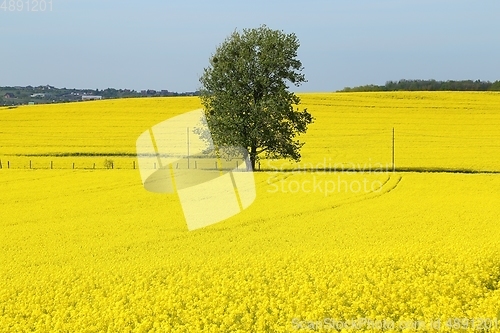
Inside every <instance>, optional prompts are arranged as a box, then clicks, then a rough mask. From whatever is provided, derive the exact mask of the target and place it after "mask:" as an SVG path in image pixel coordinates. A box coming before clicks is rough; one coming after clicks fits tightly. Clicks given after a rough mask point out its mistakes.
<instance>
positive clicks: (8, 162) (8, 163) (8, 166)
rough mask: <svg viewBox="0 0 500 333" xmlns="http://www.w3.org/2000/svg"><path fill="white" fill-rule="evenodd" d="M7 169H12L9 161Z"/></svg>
mask: <svg viewBox="0 0 500 333" xmlns="http://www.w3.org/2000/svg"><path fill="white" fill-rule="evenodd" d="M7 169H10V161H7Z"/></svg>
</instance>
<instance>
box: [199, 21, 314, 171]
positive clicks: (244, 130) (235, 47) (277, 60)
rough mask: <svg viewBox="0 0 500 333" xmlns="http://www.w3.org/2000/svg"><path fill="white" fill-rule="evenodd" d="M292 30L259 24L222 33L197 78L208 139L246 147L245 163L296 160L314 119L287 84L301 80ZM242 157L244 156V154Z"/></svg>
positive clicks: (217, 144) (222, 144)
mask: <svg viewBox="0 0 500 333" xmlns="http://www.w3.org/2000/svg"><path fill="white" fill-rule="evenodd" d="M299 45H300V44H299V41H298V39H297V37H296V36H295V34H293V33H292V34H285V33H284V32H282V31H279V30H271V29H269V28H268V27H266V26H265V25H262V26H261V27H259V28H257V29H244V30H243V32H242V33H239V32H237V31H235V32H233V34H232V35H231V36H230V37H228V38H227V39H226V40H225V41H224V42H223V43H222V44H221V45H220V46H219V47H218V48H217V49H216V51H215V54H213V55H212V57H211V58H210V66H209V67H208V68H205V69H204V72H203V75H202V76H201V78H200V83H201V84H202V87H201V89H200V98H201V102H202V104H203V106H204V113H205V117H206V119H207V124H208V128H209V129H210V133H211V135H212V139H213V142H214V144H215V145H216V146H219V147H235V146H239V147H243V148H246V150H247V152H248V155H249V160H250V165H247V169H249V168H250V167H251V168H252V170H254V169H255V163H256V161H258V160H259V155H261V154H264V155H265V156H266V157H267V158H271V159H274V158H285V159H290V160H295V161H299V160H300V157H301V156H300V148H301V147H302V146H303V145H304V143H301V142H299V141H298V140H297V139H296V136H297V135H298V134H300V133H305V132H306V130H307V126H308V125H309V124H311V123H312V122H313V120H314V118H313V117H312V115H311V114H310V113H309V112H307V109H304V110H302V111H299V109H298V107H297V108H296V109H295V110H294V106H298V104H299V103H300V98H299V97H298V96H296V95H295V94H294V93H293V92H290V91H288V88H289V87H288V85H287V84H288V83H292V84H294V85H295V86H299V85H300V84H301V83H302V82H306V79H305V77H304V74H301V71H302V70H303V67H302V63H301V62H300V60H298V59H297V49H298V47H299ZM248 155H247V156H245V157H248Z"/></svg>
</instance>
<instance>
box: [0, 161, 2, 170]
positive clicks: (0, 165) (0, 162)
mask: <svg viewBox="0 0 500 333" xmlns="http://www.w3.org/2000/svg"><path fill="white" fill-rule="evenodd" d="M0 169H2V160H0Z"/></svg>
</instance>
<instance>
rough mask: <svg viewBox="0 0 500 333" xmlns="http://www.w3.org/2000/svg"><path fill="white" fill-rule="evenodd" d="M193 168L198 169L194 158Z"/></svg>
mask: <svg viewBox="0 0 500 333" xmlns="http://www.w3.org/2000/svg"><path fill="white" fill-rule="evenodd" d="M194 168H195V169H198V165H197V164H196V160H194Z"/></svg>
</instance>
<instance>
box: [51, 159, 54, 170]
mask: <svg viewBox="0 0 500 333" xmlns="http://www.w3.org/2000/svg"><path fill="white" fill-rule="evenodd" d="M53 167H54V165H53V161H50V170H52V169H53Z"/></svg>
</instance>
